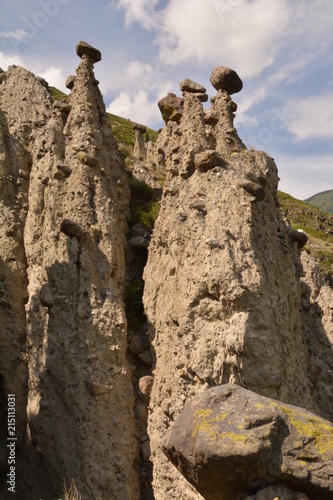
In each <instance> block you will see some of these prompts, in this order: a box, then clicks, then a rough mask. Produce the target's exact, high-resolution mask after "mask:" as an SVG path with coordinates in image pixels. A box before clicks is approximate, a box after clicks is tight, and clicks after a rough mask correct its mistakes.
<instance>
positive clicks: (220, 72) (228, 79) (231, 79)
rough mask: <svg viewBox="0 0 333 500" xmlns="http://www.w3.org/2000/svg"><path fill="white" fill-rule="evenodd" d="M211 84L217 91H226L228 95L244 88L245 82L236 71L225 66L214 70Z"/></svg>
mask: <svg viewBox="0 0 333 500" xmlns="http://www.w3.org/2000/svg"><path fill="white" fill-rule="evenodd" d="M210 82H211V84H212V85H213V87H214V88H215V89H216V90H225V91H226V92H228V94H235V93H236V92H240V91H241V90H242V88H243V82H242V80H241V79H240V78H239V76H238V75H237V73H236V71H234V70H233V69H230V68H226V67H225V66H216V68H214V69H213V72H212V74H211V76H210Z"/></svg>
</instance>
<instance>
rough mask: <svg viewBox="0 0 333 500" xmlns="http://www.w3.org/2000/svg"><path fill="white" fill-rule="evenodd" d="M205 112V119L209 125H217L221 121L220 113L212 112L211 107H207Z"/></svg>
mask: <svg viewBox="0 0 333 500" xmlns="http://www.w3.org/2000/svg"><path fill="white" fill-rule="evenodd" d="M204 113H205V114H204V120H205V123H207V124H208V125H215V124H216V123H217V122H218V121H219V115H218V114H217V113H214V112H212V111H211V110H210V109H209V110H208V109H205V110H204Z"/></svg>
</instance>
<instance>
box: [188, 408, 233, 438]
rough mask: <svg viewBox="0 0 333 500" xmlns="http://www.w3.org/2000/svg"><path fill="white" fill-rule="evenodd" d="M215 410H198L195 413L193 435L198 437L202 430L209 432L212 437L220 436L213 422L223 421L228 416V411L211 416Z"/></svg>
mask: <svg viewBox="0 0 333 500" xmlns="http://www.w3.org/2000/svg"><path fill="white" fill-rule="evenodd" d="M212 412H213V410H211V409H207V410H197V411H196V412H195V413H194V418H195V425H194V430H193V432H192V437H196V436H197V435H198V433H199V431H200V432H207V433H208V434H209V435H210V436H211V437H218V434H217V433H216V431H215V430H214V429H213V428H212V425H213V424H216V423H218V422H221V421H222V420H225V419H226V418H227V414H226V413H221V414H220V415H217V416H216V417H211V418H210V415H211V413H212Z"/></svg>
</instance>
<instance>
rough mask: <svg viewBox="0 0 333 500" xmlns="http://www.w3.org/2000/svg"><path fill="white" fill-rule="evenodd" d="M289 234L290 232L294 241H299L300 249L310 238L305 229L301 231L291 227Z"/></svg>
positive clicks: (298, 246)
mask: <svg viewBox="0 0 333 500" xmlns="http://www.w3.org/2000/svg"><path fill="white" fill-rule="evenodd" d="M288 234H289V236H290V239H291V240H292V241H296V242H297V248H298V249H299V250H300V249H301V248H303V247H304V245H305V244H306V242H307V241H308V239H309V238H308V237H307V235H306V233H304V232H303V231H300V230H296V229H292V228H291V227H290V228H288Z"/></svg>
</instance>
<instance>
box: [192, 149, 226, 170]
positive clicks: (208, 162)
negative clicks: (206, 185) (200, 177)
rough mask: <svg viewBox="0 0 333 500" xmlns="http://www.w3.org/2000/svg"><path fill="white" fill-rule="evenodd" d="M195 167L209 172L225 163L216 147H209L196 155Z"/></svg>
mask: <svg viewBox="0 0 333 500" xmlns="http://www.w3.org/2000/svg"><path fill="white" fill-rule="evenodd" d="M194 163H195V167H196V168H197V170H199V172H207V171H208V170H211V169H212V168H214V167H218V166H222V165H224V161H223V159H222V158H221V156H220V154H219V153H218V152H217V151H215V149H207V150H206V151H203V152H202V153H197V154H196V155H195V157H194Z"/></svg>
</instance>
